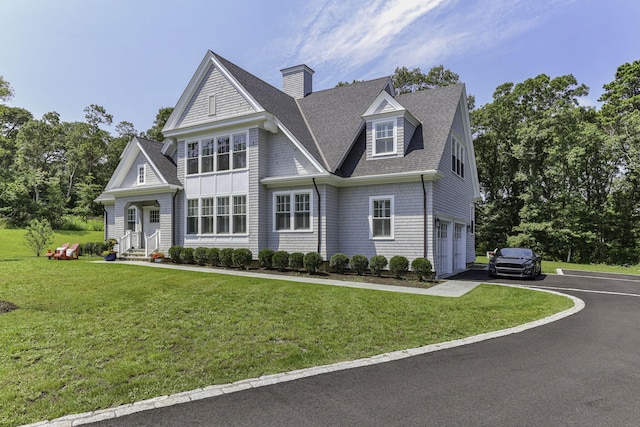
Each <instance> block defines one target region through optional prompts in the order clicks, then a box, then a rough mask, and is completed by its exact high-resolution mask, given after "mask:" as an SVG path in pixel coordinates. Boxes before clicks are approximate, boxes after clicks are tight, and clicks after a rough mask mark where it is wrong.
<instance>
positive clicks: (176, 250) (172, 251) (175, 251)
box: [169, 245, 182, 264]
mask: <svg viewBox="0 0 640 427" xmlns="http://www.w3.org/2000/svg"><path fill="white" fill-rule="evenodd" d="M180 252H182V246H180V245H175V246H171V247H170V248H169V257H171V262H172V263H174V264H180Z"/></svg>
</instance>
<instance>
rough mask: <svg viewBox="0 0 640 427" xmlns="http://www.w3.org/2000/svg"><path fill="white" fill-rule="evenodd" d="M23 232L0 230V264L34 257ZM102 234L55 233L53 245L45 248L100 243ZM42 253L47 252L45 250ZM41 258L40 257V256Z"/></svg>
mask: <svg viewBox="0 0 640 427" xmlns="http://www.w3.org/2000/svg"><path fill="white" fill-rule="evenodd" d="M24 233H25V230H21V229H0V262H1V261H6V260H7V259H21V258H24V257H30V256H31V257H32V256H35V255H34V253H33V252H32V251H31V250H30V249H29V248H28V247H27V246H26V245H25V244H24ZM103 240H104V232H102V231H65V230H59V231H55V232H54V234H53V243H51V245H49V246H47V248H48V249H55V248H57V247H58V246H60V245H62V244H63V243H69V244H74V243H86V242H102V241H103ZM44 252H47V251H46V249H45V251H44ZM41 256H42V255H41Z"/></svg>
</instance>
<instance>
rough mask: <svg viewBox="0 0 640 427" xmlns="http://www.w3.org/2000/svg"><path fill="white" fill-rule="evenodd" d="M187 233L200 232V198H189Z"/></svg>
mask: <svg viewBox="0 0 640 427" xmlns="http://www.w3.org/2000/svg"><path fill="white" fill-rule="evenodd" d="M187 234H198V199H189V200H187Z"/></svg>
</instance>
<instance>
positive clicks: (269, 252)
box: [258, 249, 276, 269]
mask: <svg viewBox="0 0 640 427" xmlns="http://www.w3.org/2000/svg"><path fill="white" fill-rule="evenodd" d="M275 253H276V251H274V250H273V249H263V250H261V251H260V252H258V262H259V263H260V266H261V267H263V268H266V269H270V268H271V267H273V254H275Z"/></svg>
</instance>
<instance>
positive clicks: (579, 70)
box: [0, 0, 640, 133]
mask: <svg viewBox="0 0 640 427" xmlns="http://www.w3.org/2000/svg"><path fill="white" fill-rule="evenodd" d="M0 16H1V17H2V19H1V22H2V25H0V75H2V76H4V78H5V79H6V80H8V81H9V83H10V84H11V86H12V87H13V89H14V91H15V97H14V99H13V100H12V101H10V103H9V105H12V106H19V107H23V108H26V109H27V110H29V111H31V112H32V113H33V114H34V116H35V117H36V118H40V117H41V116H42V115H43V114H44V113H46V112H48V111H57V112H58V113H60V115H61V118H62V120H65V121H75V120H84V113H83V111H82V110H83V109H84V107H86V106H88V105H90V104H98V105H102V106H104V107H105V108H106V110H107V111H108V112H109V113H111V114H112V115H113V116H114V125H115V124H116V123H118V122H120V121H123V120H126V121H130V122H132V123H133V124H134V125H135V128H136V129H137V130H138V131H144V130H146V129H148V128H149V127H151V125H152V122H153V119H154V118H155V115H156V113H157V111H158V109H159V108H160V107H166V106H174V105H175V103H176V102H177V101H178V98H179V97H180V95H181V94H182V91H183V90H184V89H185V87H186V85H187V83H188V82H189V80H190V78H191V76H192V75H193V73H194V72H195V70H196V67H197V66H198V65H199V63H200V61H201V60H202V58H203V57H204V55H205V53H206V51H207V50H212V51H214V52H216V53H218V54H219V55H221V56H223V57H225V58H226V59H228V60H230V61H231V62H234V63H235V64H237V65H239V66H241V67H243V68H245V69H246V70H247V71H249V72H251V73H253V74H255V75H256V76H258V77H260V78H262V79H263V80H265V81H267V82H268V83H270V84H272V85H274V86H275V87H278V88H280V87H281V74H280V71H279V70H280V69H282V68H286V67H289V66H293V65H298V64H302V63H304V64H307V65H308V66H309V67H311V68H312V69H314V70H315V74H314V90H321V89H327V88H330V87H333V86H335V85H336V83H338V82H339V81H352V80H354V79H358V80H361V79H370V78H377V77H382V76H386V75H391V74H393V72H394V70H395V68H396V67H397V66H401V65H404V66H407V67H408V68H414V67H420V68H421V69H422V70H423V71H425V72H426V71H428V70H429V69H430V68H431V67H432V66H434V65H439V64H443V65H444V66H445V67H446V68H449V69H451V70H452V71H454V72H456V73H458V74H459V75H460V78H461V80H462V81H464V82H465V83H466V84H467V92H468V93H471V94H474V95H475V96H476V105H478V106H479V105H483V104H485V103H487V102H491V99H492V94H493V92H494V90H495V88H496V87H497V86H499V85H500V84H502V83H505V82H514V83H519V82H522V81H524V80H525V79H527V78H529V77H535V76H536V75H538V74H540V73H545V74H548V75H550V76H552V77H556V76H559V75H564V74H573V75H574V76H575V77H576V78H577V79H578V82H580V83H585V84H586V85H588V86H589V87H590V95H589V97H587V98H586V99H583V100H582V102H583V103H584V104H585V105H593V106H597V99H598V98H599V96H600V94H601V93H602V85H603V84H605V83H608V82H610V81H612V80H613V79H614V76H615V71H616V69H617V67H618V66H620V65H622V64H624V63H626V62H631V61H634V60H638V59H640V24H638V18H639V17H640V2H639V1H637V0H599V1H596V0H477V1H473V0H421V1H419V0H367V1H361V0H353V1H349V0H319V1H300V0H275V1H259V0H233V1H229V0H226V1H221V0H209V1H207V0H58V1H51V0H0ZM111 130H112V131H113V129H111ZM113 133H115V131H113Z"/></svg>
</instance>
